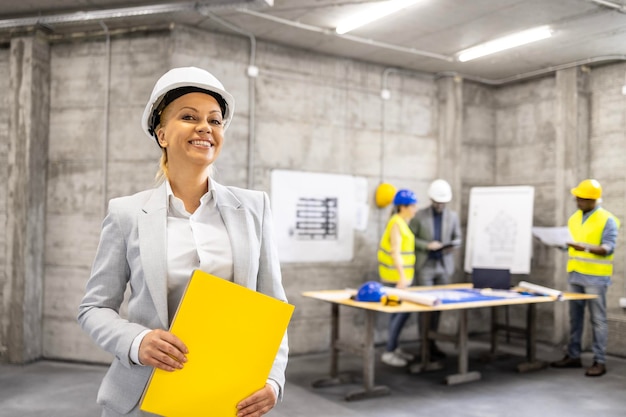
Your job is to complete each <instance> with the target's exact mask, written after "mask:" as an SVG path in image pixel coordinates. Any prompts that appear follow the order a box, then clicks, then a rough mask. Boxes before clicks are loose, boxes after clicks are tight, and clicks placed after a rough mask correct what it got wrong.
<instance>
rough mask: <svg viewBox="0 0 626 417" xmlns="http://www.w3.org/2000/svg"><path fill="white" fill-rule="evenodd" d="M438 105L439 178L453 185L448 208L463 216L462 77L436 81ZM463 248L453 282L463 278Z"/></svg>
mask: <svg viewBox="0 0 626 417" xmlns="http://www.w3.org/2000/svg"><path fill="white" fill-rule="evenodd" d="M437 102H438V105H439V109H438V113H439V127H438V128H439V136H438V138H439V140H438V142H437V177H438V178H443V179H445V180H446V181H448V182H449V183H450V186H451V187H452V195H453V198H452V201H451V202H450V203H449V204H448V206H449V208H450V209H451V210H453V211H456V212H457V213H458V214H459V218H462V214H461V209H462V207H463V205H462V199H463V189H462V187H463V183H462V180H461V166H462V164H461V149H462V144H463V79H462V78H460V77H443V78H440V79H438V80H437ZM463 253H464V252H463V251H458V250H457V251H456V254H455V264H456V265H457V268H456V271H455V273H454V274H455V276H454V277H453V278H452V280H453V282H459V281H463V278H462V276H463V274H464V272H463Z"/></svg>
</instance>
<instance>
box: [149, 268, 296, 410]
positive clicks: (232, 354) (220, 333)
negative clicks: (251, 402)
mask: <svg viewBox="0 0 626 417" xmlns="http://www.w3.org/2000/svg"><path fill="white" fill-rule="evenodd" d="M293 310H294V306H293V305H291V304H287V303H285V302H282V301H280V300H277V299H275V298H272V297H270V296H267V295H265V294H261V293H259V292H256V291H253V290H250V289H248V288H245V287H242V286H240V285H237V284H234V283H232V282H229V281H226V280H224V279H221V278H218V277H216V276H214V275H211V274H208V273H206V272H202V271H200V270H196V271H194V273H193V275H192V276H191V280H190V281H189V284H188V285H187V289H186V290H185V294H184V295H183V299H182V301H181V302H180V305H179V306H178V310H177V312H176V316H175V317H174V320H173V322H172V325H171V326H170V331H171V332H172V333H173V334H175V335H176V336H177V337H178V338H180V339H181V340H182V341H183V342H184V343H185V345H187V348H188V349H189V354H187V362H186V363H185V364H184V367H183V369H181V370H176V371H174V372H167V371H163V370H161V369H154V370H153V372H152V376H151V377H150V381H149V382H148V385H147V386H146V389H145V391H144V394H143V398H142V403H141V409H142V410H144V411H147V412H150V413H154V414H159V415H163V416H167V417H194V416H203V417H205V416H215V417H230V416H236V415H237V409H236V405H237V403H239V402H240V401H241V400H243V399H244V398H246V397H248V396H249V395H250V394H252V393H253V392H255V391H257V390H258V389H260V388H263V386H264V385H265V382H266V381H267V377H268V375H269V373H270V369H271V367H272V364H273V362H274V358H275V357H276V353H277V352H278V348H279V347H280V343H281V341H282V338H283V336H284V334H285V331H286V330H287V325H288V324H289V320H290V319H291V314H292V313H293Z"/></svg>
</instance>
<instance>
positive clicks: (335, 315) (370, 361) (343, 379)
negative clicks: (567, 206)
mask: <svg viewBox="0 0 626 417" xmlns="http://www.w3.org/2000/svg"><path fill="white" fill-rule="evenodd" d="M467 288H472V285H471V284H451V285H441V286H434V287H412V288H410V289H411V290H416V291H425V290H433V289H436V290H440V289H441V290H449V289H467ZM355 293H356V291H355V290H324V291H306V292H303V293H302V295H303V296H304V297H309V298H314V299H316V300H320V301H325V302H328V303H330V305H331V356H330V375H329V377H327V378H323V379H321V380H318V381H315V382H313V386H314V387H325V386H331V385H338V384H344V383H348V382H353V380H352V378H351V377H350V376H348V375H345V374H344V375H342V374H339V372H338V365H339V352H340V351H347V352H350V353H353V354H356V355H359V356H361V357H362V360H363V388H362V389H359V390H356V391H353V392H349V393H348V394H347V395H346V397H345V398H346V400H347V401H353V400H359V399H363V398H369V397H377V396H382V395H387V394H389V392H390V391H389V388H388V387H386V386H384V385H376V384H375V383H374V367H375V363H376V352H375V344H374V328H375V325H376V320H375V318H376V314H377V313H387V314H391V313H420V315H419V316H420V332H421V340H422V343H421V355H420V356H421V361H420V362H419V363H415V364H413V365H411V367H410V368H409V370H410V371H411V372H412V373H420V372H424V371H429V370H437V369H441V368H442V365H441V363H438V362H431V361H430V351H429V343H425V341H427V340H447V341H453V342H455V343H456V344H457V345H458V349H459V357H458V370H457V373H456V374H452V375H448V376H447V377H446V378H445V382H446V383H447V384H448V385H454V384H460V383H465V382H470V381H476V380H479V379H480V377H481V375H480V372H477V371H469V369H468V326H467V316H468V310H470V309H474V308H484V307H491V308H492V324H491V353H492V354H495V350H496V333H497V332H498V331H500V330H508V331H518V332H523V333H524V334H525V338H526V361H525V362H524V363H521V364H520V365H518V371H519V372H527V371H531V370H536V369H541V368H544V367H546V366H547V363H545V362H542V361H538V360H537V358H536V308H535V306H536V305H537V304H539V303H551V302H555V301H557V299H556V297H549V296H540V295H536V296H528V297H520V298H501V299H497V300H487V301H484V300H482V301H471V302H456V303H450V304H439V305H436V306H427V305H422V304H415V303H411V302H407V301H404V302H403V303H402V304H401V305H399V306H395V307H389V306H384V305H382V304H381V303H376V302H359V301H354V300H352V299H350V296H351V295H353V294H355ZM593 297H595V296H593V295H587V294H574V293H564V296H563V298H562V299H563V300H573V299H589V298H593ZM518 304H519V305H527V306H528V309H527V313H526V327H525V328H524V329H522V328H515V327H512V326H509V325H508V323H507V324H500V323H498V321H497V319H496V314H495V309H496V308H497V307H500V306H508V305H518ZM339 306H345V307H352V308H357V309H360V310H363V311H364V312H365V317H366V320H365V334H364V338H363V342H362V343H359V344H358V345H355V344H350V343H346V342H344V341H342V340H341V339H340V334H339ZM449 310H455V311H458V312H459V314H460V318H459V329H458V332H457V334H455V335H449V334H442V333H438V332H433V331H431V330H429V326H428V325H426V323H429V320H430V314H431V313H432V312H435V311H449Z"/></svg>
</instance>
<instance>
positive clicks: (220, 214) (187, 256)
mask: <svg viewBox="0 0 626 417" xmlns="http://www.w3.org/2000/svg"><path fill="white" fill-rule="evenodd" d="M233 110H234V100H233V97H232V96H231V95H230V94H229V93H228V92H226V90H225V89H224V86H223V85H222V84H221V83H220V81H219V80H218V79H217V78H215V77H214V76H213V75H212V74H210V73H209V72H207V71H205V70H203V69H199V68H195V67H187V68H175V69H172V70H170V71H168V72H167V73H166V74H165V75H163V76H162V77H161V78H160V79H159V80H158V81H157V83H156V85H155V87H154V89H153V91H152V95H151V97H150V100H149V102H148V103H147V105H146V108H145V111H144V114H143V118H142V128H143V131H144V132H145V133H146V135H147V136H148V137H149V138H150V139H151V140H153V141H155V142H156V144H157V145H158V146H159V148H160V149H161V161H160V168H161V169H160V172H159V173H158V177H157V178H158V180H159V183H160V185H158V186H157V187H156V188H154V189H150V190H147V191H143V192H140V193H137V194H135V195H132V196H127V197H122V198H115V199H112V200H111V201H110V203H109V208H108V212H107V215H106V218H105V219H104V222H103V225H102V232H101V237H100V244H99V246H98V250H97V253H96V257H95V260H94V263H93V268H92V272H91V277H90V279H89V281H88V283H87V288H86V294H85V296H84V298H83V300H82V302H81V304H80V307H79V314H78V321H79V323H80V325H81V327H82V328H83V329H84V330H85V331H86V332H87V333H88V334H89V335H90V336H91V337H92V338H93V340H94V341H95V342H96V344H97V345H99V346H100V347H101V348H103V349H104V350H106V351H107V352H110V353H111V354H112V355H114V356H115V358H114V360H113V363H112V364H111V368H110V369H109V371H108V372H107V374H106V376H105V377H104V380H103V382H102V385H101V387H100V391H99V393H98V400H97V401H98V403H99V404H101V405H102V407H103V414H102V415H103V416H149V415H153V414H150V413H146V412H143V411H141V410H140V409H139V406H140V405H139V401H140V398H141V396H142V393H143V391H144V388H145V386H146V384H147V382H148V379H149V378H150V375H151V373H152V370H153V369H154V368H157V369H159V370H163V371H168V372H179V371H178V370H180V369H182V368H184V367H185V364H186V362H187V361H188V355H190V357H191V355H192V354H193V352H189V351H188V348H187V346H186V345H185V340H181V339H179V338H178V337H177V335H175V334H173V333H171V332H169V331H168V329H169V328H170V324H171V322H172V319H173V318H174V316H175V314H176V310H177V307H178V305H179V302H180V300H181V297H182V296H183V294H184V292H185V288H186V287H187V283H188V281H189V278H190V276H191V273H192V271H193V270H195V269H199V270H202V271H205V272H207V273H210V274H213V275H215V276H217V277H220V278H222V279H224V280H226V281H232V282H234V283H235V284H239V285H241V286H243V287H247V288H249V289H251V290H254V291H258V292H260V293H264V294H266V295H268V296H271V297H273V298H276V299H279V300H281V301H286V297H285V292H284V290H283V287H282V284H281V272H280V265H279V261H278V256H277V252H276V247H275V244H274V240H273V230H272V221H271V219H272V215H271V211H270V207H269V199H268V196H267V195H266V194H265V193H263V192H258V191H250V190H243V189H239V188H235V187H226V186H223V185H221V184H219V183H217V182H216V181H215V180H214V179H213V178H212V164H213V162H214V161H215V160H216V159H217V157H218V155H219V154H220V151H221V148H222V144H223V142H224V140H225V137H224V132H225V131H226V129H227V128H228V125H229V123H230V121H231V119H232V116H233ZM127 289H129V290H130V291H129V293H130V298H129V300H128V314H127V318H126V317H122V316H121V315H120V313H119V311H120V306H121V304H122V300H123V299H124V293H125V292H126V290H127ZM219 296H220V294H206V302H207V303H211V302H212V300H215V299H216V298H219ZM221 319H222V320H226V321H228V320H229V317H223V318H221ZM199 321H201V318H199ZM267 325H268V326H272V323H267ZM219 342H223V341H219ZM249 343H250V344H251V345H254V343H255V341H254V340H250V341H249ZM287 352H288V347H287V335H286V334H285V335H284V337H283V338H282V343H281V344H280V348H279V349H278V353H277V355H276V358H275V360H274V362H273V365H272V367H271V371H270V373H269V378H268V379H267V383H266V384H265V385H264V386H263V384H261V386H259V387H258V388H257V390H256V391H255V392H253V393H252V394H251V395H249V396H247V398H241V401H240V402H239V403H238V404H237V405H236V406H235V405H233V415H237V416H241V417H243V416H255V417H256V416H260V415H263V414H265V413H267V412H268V411H269V410H270V409H272V408H273V407H274V405H275V404H276V401H277V398H280V397H281V395H282V390H283V385H284V382H285V367H286V365H287ZM211 378H212V375H208V374H207V375H206V379H207V380H210V379H211ZM215 383H217V384H219V383H220V381H215ZM215 383H214V384H213V385H215ZM208 385H210V384H208ZM171 401H174V402H175V401H177V399H176V398H171ZM201 411H203V413H202V414H201V415H211V405H210V404H207V405H206V410H201ZM199 415H200V414H199Z"/></svg>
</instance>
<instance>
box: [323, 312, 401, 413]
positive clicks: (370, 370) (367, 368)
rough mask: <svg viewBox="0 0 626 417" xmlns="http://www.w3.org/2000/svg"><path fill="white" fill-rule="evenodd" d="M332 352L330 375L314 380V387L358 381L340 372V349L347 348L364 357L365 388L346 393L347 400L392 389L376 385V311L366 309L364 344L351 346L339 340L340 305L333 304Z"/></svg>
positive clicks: (385, 392) (362, 397)
mask: <svg viewBox="0 0 626 417" xmlns="http://www.w3.org/2000/svg"><path fill="white" fill-rule="evenodd" d="M331 306H332V310H331V313H332V315H331V316H332V317H331V354H330V376H329V377H328V378H322V379H320V380H317V381H314V382H313V383H312V386H313V387H314V388H323V387H329V386H335V385H341V384H347V383H354V382H356V378H355V377H354V375H352V374H349V373H343V374H340V373H339V351H340V350H347V351H350V352H353V353H356V354H359V355H361V356H362V359H363V389H358V390H355V391H352V392H349V393H348V394H346V397H345V399H346V401H355V400H361V399H364V398H371V397H380V396H383V395H388V394H389V393H390V390H389V388H388V387H386V386H384V385H374V369H375V366H376V350H375V346H374V327H375V326H376V312H375V311H372V310H367V311H365V314H366V316H365V317H366V318H365V341H364V343H363V345H362V346H358V347H357V346H350V345H348V344H346V343H341V342H340V340H339V305H338V304H331Z"/></svg>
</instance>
